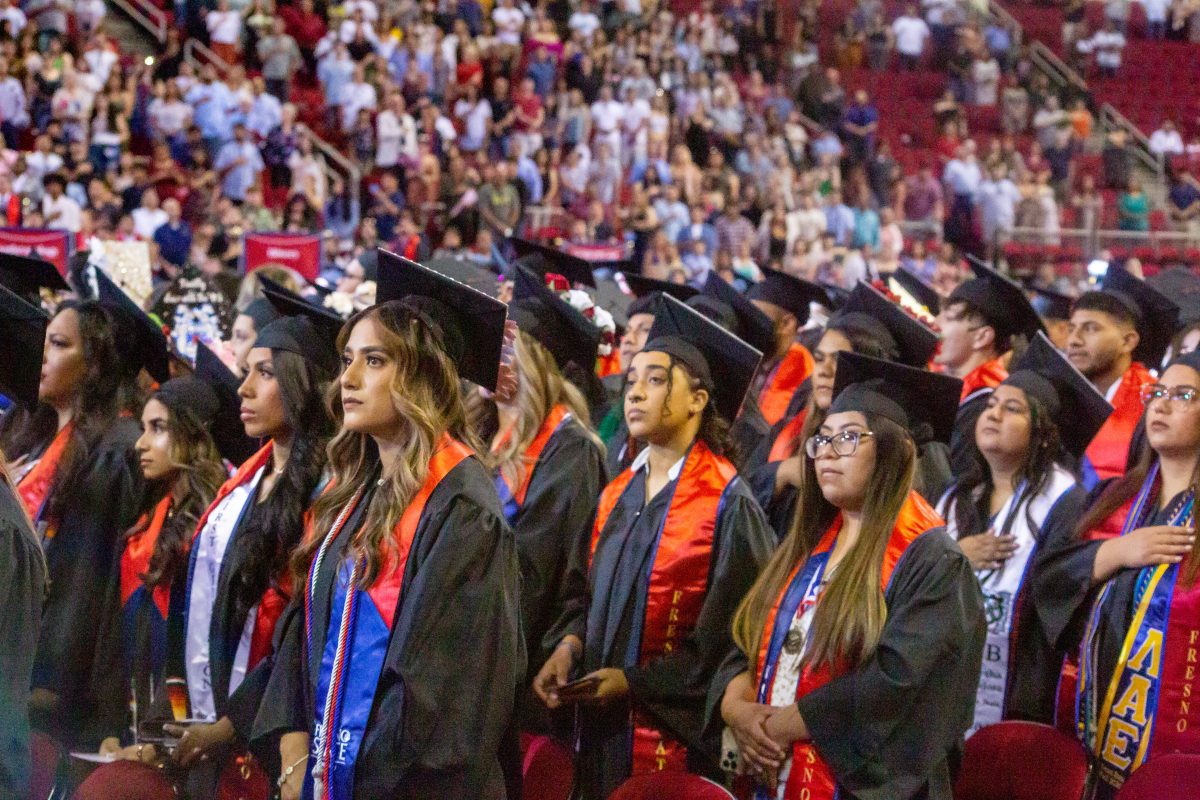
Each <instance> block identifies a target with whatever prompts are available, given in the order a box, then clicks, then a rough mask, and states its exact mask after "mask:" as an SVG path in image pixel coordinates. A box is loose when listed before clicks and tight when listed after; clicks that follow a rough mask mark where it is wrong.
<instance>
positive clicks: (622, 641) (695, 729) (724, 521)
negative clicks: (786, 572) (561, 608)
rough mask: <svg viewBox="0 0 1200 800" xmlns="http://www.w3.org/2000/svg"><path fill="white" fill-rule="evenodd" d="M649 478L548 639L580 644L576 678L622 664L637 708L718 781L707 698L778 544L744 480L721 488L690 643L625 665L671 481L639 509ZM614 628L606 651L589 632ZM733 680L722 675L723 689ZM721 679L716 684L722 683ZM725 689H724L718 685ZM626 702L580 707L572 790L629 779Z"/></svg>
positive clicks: (627, 497)
mask: <svg viewBox="0 0 1200 800" xmlns="http://www.w3.org/2000/svg"><path fill="white" fill-rule="evenodd" d="M645 475H646V473H645V471H641V472H640V473H639V474H637V475H635V476H634V477H633V479H632V480H631V481H630V483H629V486H627V487H626V489H625V492H624V493H623V494H622V495H621V498H620V500H619V501H618V502H617V504H616V506H615V507H614V508H613V510H612V513H611V514H610V515H609V518H608V521H607V524H606V525H605V527H604V530H603V531H601V534H600V542H599V544H598V546H597V548H596V553H595V556H594V558H593V564H592V568H591V572H590V575H589V576H588V580H587V587H588V592H587V593H583V594H580V595H577V596H576V597H574V598H572V599H571V600H570V601H569V602H568V603H567V605H566V607H565V614H564V616H563V618H562V619H561V620H560V623H559V625H558V626H557V627H556V628H555V629H554V630H553V631H551V634H550V637H549V639H548V641H554V642H560V641H562V638H563V637H564V636H566V635H568V634H574V635H575V636H578V637H579V638H580V639H582V640H583V641H584V657H583V659H582V663H581V664H580V665H579V668H578V670H577V671H578V674H580V675H583V674H586V673H590V672H593V671H595V670H597V669H601V668H602V667H621V668H624V670H625V678H626V680H627V681H628V683H629V692H630V698H631V699H632V700H633V702H635V703H636V704H637V707H638V708H639V709H641V710H642V711H645V712H647V713H648V714H649V715H650V716H651V717H652V718H653V719H654V721H655V723H657V724H658V725H660V726H662V727H663V728H664V729H665V730H667V731H668V732H670V734H671V735H672V736H673V737H674V738H675V739H677V740H679V741H681V742H683V743H684V744H685V745H686V746H687V748H688V767H689V769H690V770H692V771H695V772H699V773H702V774H716V775H718V776H719V767H718V763H719V750H720V746H719V745H720V733H721V727H722V726H721V724H720V717H719V715H718V714H716V713H715V709H714V708H711V707H709V704H708V703H707V697H708V693H709V689H710V686H711V684H712V683H713V679H714V676H715V675H717V673H718V670H719V668H720V666H721V664H722V663H723V662H724V661H725V659H726V658H727V657H728V655H729V653H730V652H731V651H732V650H733V647H734V646H733V642H732V639H731V636H730V624H731V621H732V619H733V612H734V611H735V610H736V609H737V606H738V604H739V603H740V602H741V599H742V597H743V596H744V595H745V594H746V592H747V591H748V590H749V589H750V586H751V585H752V584H753V583H754V580H755V579H756V578H757V577H758V573H759V571H760V570H761V568H762V567H763V566H764V565H765V564H766V562H767V560H768V559H769V558H770V555H771V551H772V550H773V549H774V546H775V543H774V537H773V536H772V535H771V532H770V529H769V527H768V526H767V524H766V520H765V519H764V517H763V514H762V510H761V509H760V508H759V507H758V504H757V503H756V502H755V501H754V498H753V497H752V496H751V494H750V491H749V489H748V487H746V485H745V483H744V482H743V481H741V480H740V479H734V481H733V482H732V483H730V484H729V485H728V486H727V487H726V489H725V496H724V497H723V498H722V502H721V510H720V512H719V516H718V518H717V523H716V528H715V531H714V540H713V557H712V560H711V563H710V569H709V575H708V591H707V596H706V598H705V600H704V604H703V606H702V607H701V609H700V614H699V617H698V618H697V621H696V626H695V629H694V631H693V632H692V634H691V636H689V637H687V638H686V639H684V640H683V641H682V642H681V643H680V644H679V645H678V646H677V647H676V649H675V650H674V651H673V652H672V653H671V654H670V655H668V656H665V657H663V658H659V659H657V660H655V661H653V662H651V663H649V664H646V665H645V666H637V665H636V664H631V663H628V662H627V661H626V658H625V654H626V652H627V650H628V649H629V647H630V644H631V638H632V637H633V636H634V635H635V631H634V626H635V624H636V625H639V626H640V617H641V615H642V614H644V609H642V608H641V607H640V603H639V601H640V599H641V597H643V596H644V593H639V592H638V590H637V586H635V583H636V577H637V576H638V575H641V574H644V573H645V569H646V568H648V567H649V565H650V564H652V563H653V558H654V554H655V550H656V545H657V540H658V532H659V530H660V529H661V527H662V524H663V521H664V519H665V517H666V513H667V511H668V510H669V508H670V501H671V497H672V495H673V494H674V483H672V484H668V485H667V486H666V487H664V488H663V489H662V490H661V491H660V492H659V493H658V494H657V495H655V496H654V498H653V499H652V500H651V501H650V503H649V504H648V505H645V508H643V505H644V498H645V490H646V489H645V487H646V480H645ZM606 627H607V628H610V629H612V628H614V627H615V629H616V633H615V635H614V636H612V637H611V644H610V645H609V646H607V647H606V646H605V642H604V638H606V637H605V636H603V635H597V636H589V635H588V631H589V629H591V630H598V631H603V630H605V628H606ZM732 677H733V674H730V675H727V676H726V677H725V678H724V682H725V683H727V682H728V681H729V679H730V678H732ZM718 679H719V678H718ZM722 685H723V684H722ZM629 708H630V704H629V702H617V703H613V704H611V705H610V706H609V707H598V708H592V707H585V706H580V708H579V712H578V713H579V718H578V727H579V731H580V754H579V762H578V777H577V781H576V782H577V785H578V787H579V789H580V790H581V791H582V796H583V797H584V798H589V799H590V798H606V797H608V795H609V794H611V793H612V792H613V790H614V789H616V787H617V786H618V785H619V784H620V783H621V782H622V781H623V780H625V779H626V778H627V777H629V772H630V758H631V754H630V750H629V738H628V734H629Z"/></svg>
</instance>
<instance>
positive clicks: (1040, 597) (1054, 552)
mask: <svg viewBox="0 0 1200 800" xmlns="http://www.w3.org/2000/svg"><path fill="white" fill-rule="evenodd" d="M1095 496H1096V492H1094V491H1093V492H1092V495H1091V497H1095ZM1090 499H1091V498H1090V497H1087V496H1084V497H1080V498H1079V500H1078V507H1077V509H1076V510H1075V515H1074V518H1073V519H1072V520H1070V521H1069V524H1067V523H1068V520H1067V519H1066V517H1065V516H1062V517H1061V518H1060V519H1059V521H1058V524H1051V523H1053V522H1055V520H1054V517H1055V514H1053V513H1052V514H1051V515H1050V517H1048V518H1047V520H1046V530H1045V540H1044V541H1043V542H1042V544H1041V546H1040V547H1039V548H1038V551H1037V554H1036V555H1035V557H1034V559H1035V560H1034V565H1033V576H1032V584H1031V586H1030V590H1031V592H1032V594H1031V595H1030V597H1031V599H1032V601H1033V607H1034V609H1036V611H1037V616H1038V621H1039V623H1040V624H1041V627H1042V630H1043V631H1044V632H1045V636H1046V638H1047V640H1048V641H1049V643H1050V644H1051V645H1052V646H1053V647H1054V648H1055V649H1057V650H1064V651H1066V650H1072V649H1074V646H1075V645H1076V644H1077V643H1078V641H1079V637H1080V636H1081V635H1082V633H1083V617H1084V615H1085V614H1084V612H1085V611H1086V609H1087V608H1088V606H1089V605H1090V600H1091V598H1092V597H1093V596H1094V591H1093V590H1094V588H1095V587H1093V585H1092V567H1093V565H1094V564H1095V563H1096V551H1098V550H1099V549H1100V545H1102V544H1104V542H1103V540H1089V539H1082V538H1080V537H1077V536H1076V535H1075V530H1074V528H1075V523H1077V522H1078V521H1079V515H1080V514H1082V513H1083V510H1084V509H1085V508H1086V506H1087V504H1088V502H1089V500H1090ZM1055 511H1057V509H1055Z"/></svg>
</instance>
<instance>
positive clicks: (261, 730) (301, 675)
mask: <svg viewBox="0 0 1200 800" xmlns="http://www.w3.org/2000/svg"><path fill="white" fill-rule="evenodd" d="M300 597H302V595H297V597H294V598H292V602H291V603H290V604H289V605H288V607H287V608H286V609H285V610H284V612H283V616H281V617H280V618H279V622H278V624H277V625H276V627H275V643H274V644H275V646H274V647H273V648H272V652H271V654H270V655H269V656H267V657H266V658H264V659H263V660H262V661H261V662H260V663H259V664H258V666H257V667H255V670H254V672H255V673H264V674H265V679H264V678H263V675H261V674H260V675H259V676H258V679H260V680H263V683H264V685H263V688H262V699H261V702H260V703H259V705H258V709H257V713H256V715H255V717H254V720H253V724H252V725H251V726H250V727H249V728H242V727H239V726H238V724H237V723H236V722H235V723H234V728H235V729H237V730H238V733H239V734H240V735H245V733H244V732H245V731H249V735H248V736H247V738H248V739H249V741H250V742H251V744H257V743H259V742H261V741H262V740H265V739H268V738H274V737H278V736H282V735H283V734H285V733H294V732H297V731H307V730H308V729H309V727H310V726H311V724H312V721H313V719H314V718H315V716H316V715H315V711H314V709H313V703H312V696H311V693H310V692H309V686H310V684H309V682H308V678H307V676H306V675H305V672H304V655H303V653H304V651H303V648H304V606H303V605H302V603H301V601H300V600H299V598H300ZM253 674H254V673H252V675H253ZM250 678H251V676H249V675H248V676H247V677H246V680H247V681H249V680H250ZM236 695H237V693H236V692H235V693H234V696H235V697H236ZM234 705H235V703H234V701H233V698H230V710H231V711H232V709H233V706H234ZM231 721H233V720H232V717H231Z"/></svg>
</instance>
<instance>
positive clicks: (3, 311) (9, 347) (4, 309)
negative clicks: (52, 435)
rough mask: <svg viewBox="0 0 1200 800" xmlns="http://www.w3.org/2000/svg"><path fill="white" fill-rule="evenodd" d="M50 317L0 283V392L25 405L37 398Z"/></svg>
mask: <svg viewBox="0 0 1200 800" xmlns="http://www.w3.org/2000/svg"><path fill="white" fill-rule="evenodd" d="M49 321H50V319H49V317H47V316H46V313H45V312H44V311H42V309H41V308H39V307H38V306H35V305H33V304H31V303H27V302H26V301H25V300H23V299H22V298H20V297H19V296H17V294H16V293H14V292H11V291H9V290H8V289H6V288H5V287H4V286H2V285H0V341H4V342H5V345H6V346H5V348H4V358H0V392H3V393H4V394H5V395H7V396H8V397H9V398H11V399H13V400H16V401H18V402H20V403H21V405H23V406H25V407H26V408H30V409H31V408H33V407H35V406H36V405H37V402H38V384H39V383H40V382H41V374H42V348H43V346H44V344H45V341H46V325H47V324H48V323H49Z"/></svg>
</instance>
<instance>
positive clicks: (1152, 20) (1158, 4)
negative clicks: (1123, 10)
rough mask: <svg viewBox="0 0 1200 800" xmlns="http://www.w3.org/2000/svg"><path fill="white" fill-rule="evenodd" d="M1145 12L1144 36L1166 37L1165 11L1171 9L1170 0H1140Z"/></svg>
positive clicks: (1153, 37) (1160, 38) (1159, 38)
mask: <svg viewBox="0 0 1200 800" xmlns="http://www.w3.org/2000/svg"><path fill="white" fill-rule="evenodd" d="M1141 2H1142V8H1143V9H1144V10H1145V12H1146V38H1147V39H1157V40H1162V39H1165V38H1167V12H1168V11H1170V10H1171V0H1141Z"/></svg>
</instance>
